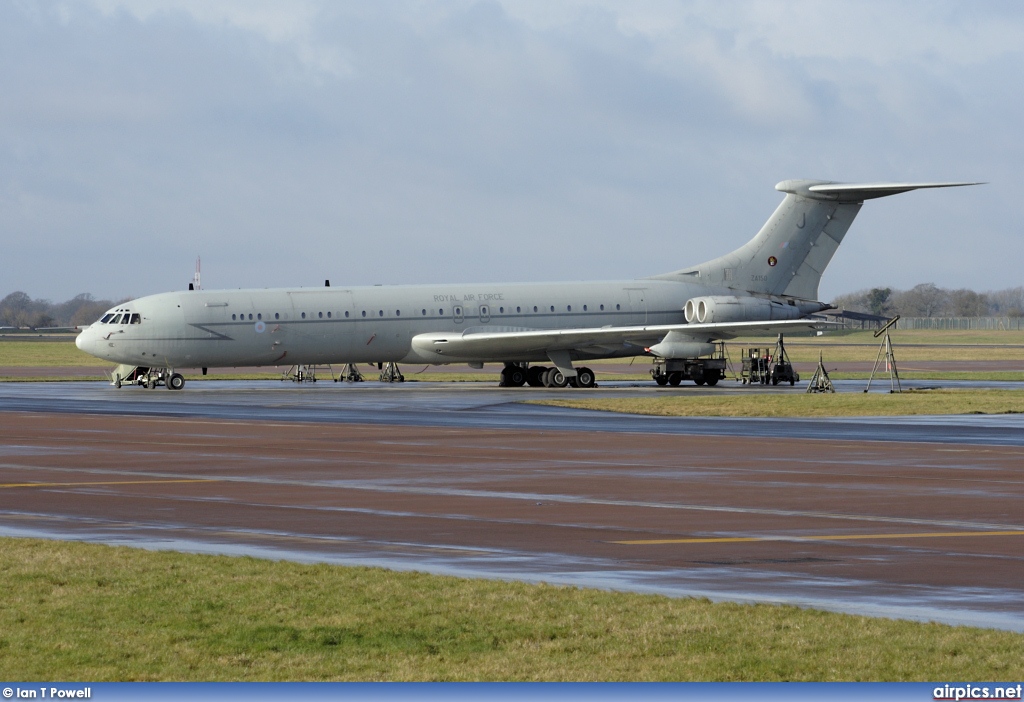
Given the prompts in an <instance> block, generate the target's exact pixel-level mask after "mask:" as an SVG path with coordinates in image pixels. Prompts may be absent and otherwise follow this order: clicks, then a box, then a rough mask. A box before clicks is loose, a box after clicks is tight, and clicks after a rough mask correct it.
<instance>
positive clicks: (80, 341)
mask: <svg viewBox="0 0 1024 702" xmlns="http://www.w3.org/2000/svg"><path fill="white" fill-rule="evenodd" d="M75 346H77V347H78V348H79V349H81V350H82V351H85V352H86V353H87V354H90V355H92V356H95V355H96V333H95V332H94V331H93V330H92V329H83V330H82V332H81V333H80V334H79V335H78V336H76V337H75Z"/></svg>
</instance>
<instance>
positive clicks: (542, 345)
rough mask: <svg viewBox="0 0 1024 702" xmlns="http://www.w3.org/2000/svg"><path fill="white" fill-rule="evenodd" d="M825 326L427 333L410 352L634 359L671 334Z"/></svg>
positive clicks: (725, 334)
mask: <svg viewBox="0 0 1024 702" xmlns="http://www.w3.org/2000/svg"><path fill="white" fill-rule="evenodd" d="M834 328H836V325H835V324H833V323H830V322H825V321H824V320H816V319H792V320H775V321H762V322H718V323H713V324H658V325H650V326H633V327H611V326H609V327H594V328H589V329H585V328H577V329H515V328H508V327H506V328H493V327H485V328H480V327H476V328H470V329H466V330H464V331H461V332H448V333H445V332H430V333H427V334H418V335H416V336H414V337H413V339H412V347H413V349H414V350H415V351H416V352H417V353H418V354H419V355H420V356H421V357H423V358H427V359H437V360H438V361H441V362H444V360H445V359H446V358H450V359H451V360H463V359H476V358H487V359H491V358H495V357H500V356H501V355H502V354H508V355H509V357H513V356H518V355H523V354H531V353H542V354H543V353H547V352H549V351H571V350H577V349H588V348H596V347H604V348H615V349H617V350H621V349H622V348H623V347H633V348H635V349H636V352H637V354H640V353H642V352H643V350H644V349H646V348H648V347H650V346H653V345H655V344H657V343H658V342H660V341H661V340H662V339H664V338H665V337H666V335H668V334H669V333H670V332H675V333H676V334H680V335H684V336H686V337H692V339H693V340H694V341H700V342H710V341H717V340H721V339H733V338H735V337H737V336H744V335H747V334H779V333H789V332H800V331H822V330H826V329H834Z"/></svg>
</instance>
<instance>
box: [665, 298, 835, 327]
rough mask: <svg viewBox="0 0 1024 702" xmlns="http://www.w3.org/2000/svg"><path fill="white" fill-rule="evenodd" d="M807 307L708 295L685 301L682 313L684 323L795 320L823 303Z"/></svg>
mask: <svg viewBox="0 0 1024 702" xmlns="http://www.w3.org/2000/svg"><path fill="white" fill-rule="evenodd" d="M807 307H808V306H807V305H788V304H784V303H782V302H775V301H774V300H766V299H764V298H762V297H735V296H732V295H711V296H708V297H695V298H692V299H690V300H687V301H686V307H685V309H684V312H685V314H686V321H687V323H688V324H713V323H715V322H760V321H770V320H776V319H799V318H800V317H803V316H804V315H807V314H810V313H811V312H817V311H819V310H821V309H823V307H824V305H821V304H820V303H813V309H807Z"/></svg>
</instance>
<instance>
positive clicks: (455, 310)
mask: <svg viewBox="0 0 1024 702" xmlns="http://www.w3.org/2000/svg"><path fill="white" fill-rule="evenodd" d="M452 318H453V319H454V320H455V323H456V324H462V321H463V320H464V319H465V318H466V312H465V310H464V309H463V307H462V305H455V306H454V307H452Z"/></svg>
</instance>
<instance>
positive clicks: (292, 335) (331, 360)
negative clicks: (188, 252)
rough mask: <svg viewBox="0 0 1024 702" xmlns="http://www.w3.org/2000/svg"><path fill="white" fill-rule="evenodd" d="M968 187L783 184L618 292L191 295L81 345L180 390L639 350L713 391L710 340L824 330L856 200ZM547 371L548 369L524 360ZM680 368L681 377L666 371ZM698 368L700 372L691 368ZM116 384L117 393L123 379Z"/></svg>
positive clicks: (95, 327)
mask: <svg viewBox="0 0 1024 702" xmlns="http://www.w3.org/2000/svg"><path fill="white" fill-rule="evenodd" d="M974 184H975V183H862V184H850V183H834V182H830V181H817V180H785V181H783V182H781V183H779V184H778V185H776V186H775V188H776V190H779V191H781V192H784V193H786V196H785V198H784V199H783V201H782V203H781V204H780V205H779V206H778V208H777V209H776V210H775V212H774V214H772V216H771V217H770V218H769V219H768V221H767V222H766V223H765V225H764V226H763V227H762V228H761V231H759V232H758V233H757V236H755V237H754V238H753V239H751V240H750V241H749V242H748V243H747V244H745V245H744V246H742V247H740V248H739V249H736V250H735V251H733V252H732V253H730V254H727V255H725V256H722V257H720V258H716V259H714V260H712V261H708V262H707V263H702V264H700V265H696V266H691V267H689V268H683V269H680V270H676V271H673V272H671V273H663V274H660V275H654V276H651V277H649V278H641V279H639V280H626V281H604V282H569V283H513V284H496V283H485V284H480V285H465V284H459V285H399V286H387V287H381V286H372V287H351V288H339V287H323V288H296V289H292V288H288V289H268V290H193V291H183V292H169V293H162V294H158V295H150V296H147V297H141V298H138V299H136V300H132V301H131V302H126V303H123V304H120V305H118V306H117V307H115V308H114V309H111V310H109V311H108V312H107V313H106V314H104V315H103V317H102V318H101V319H100V320H99V321H97V322H95V323H93V324H92V325H91V326H89V327H88V328H86V329H85V330H83V331H82V333H81V334H80V335H79V336H78V339H77V340H76V344H77V345H78V348H80V349H82V350H83V351H86V352H87V353H90V354H92V355H93V356H96V357H98V358H102V359H108V360H110V361H114V362H117V363H119V364H128V365H129V366H132V367H133V368H135V369H136V372H135V373H134V374H133V380H135V381H137V382H138V383H139V384H144V385H146V386H147V387H155V386H156V384H157V383H158V382H159V383H160V384H163V385H166V387H168V388H171V389H174V390H179V389H181V388H182V387H184V384H185V379H184V377H183V376H182V375H181V374H180V373H177V372H175V370H174V369H175V368H202V369H203V372H204V373H205V372H206V369H207V368H211V367H232V366H235V367H237V366H273V365H289V366H290V365H327V364H342V363H364V362H367V363H377V364H380V363H386V362H397V363H424V364H448V363H468V364H470V365H472V366H475V367H481V366H482V364H484V363H503V364H504V370H503V371H502V374H501V382H502V384H503V385H507V386H521V385H524V384H527V383H528V384H530V385H534V386H536V385H544V386H547V387H552V386H554V387H564V386H565V385H568V384H571V385H573V386H576V387H592V386H593V385H594V383H595V378H594V374H593V372H592V371H590V370H589V369H588V368H586V367H579V368H577V367H576V365H574V363H576V362H580V361H587V360H594V359H602V358H616V357H627V356H636V355H642V354H647V355H651V356H654V357H657V358H661V359H665V361H666V364H665V365H664V367H665V368H666V369H667V370H668V372H666V373H664V374H661V375H658V374H656V375H655V379H656V380H657V381H658V382H659V383H661V384H664V383H665V382H671V383H672V384H673V385H678V383H679V381H680V379H681V378H682V377H683V375H684V373H687V374H688V377H690V378H691V379H693V380H695V381H696V382H698V383H703V382H708V383H711V384H714V383H715V382H717V380H718V378H719V377H720V371H718V370H707V369H705V368H704V367H703V366H702V365H701V364H700V363H693V362H691V361H693V360H695V359H700V358H702V357H708V356H710V355H711V354H712V353H713V352H714V342H716V341H720V340H723V339H730V338H734V337H736V336H738V335H740V334H749V333H756V332H762V333H763V332H768V333H773V334H774V333H780V332H783V331H797V330H814V329H821V328H823V325H822V324H821V320H815V319H811V318H808V317H809V315H812V314H814V313H816V312H820V311H822V310H826V309H830V308H831V305H829V304H826V303H824V302H820V301H819V300H818V283H819V281H820V280H821V275H822V273H823V272H824V270H825V267H826V266H827V265H828V263H829V261H831V260H832V255H833V254H834V253H835V252H836V249H837V248H838V246H839V244H840V243H841V242H842V240H843V237H844V236H845V235H846V232H847V230H848V229H849V228H850V225H851V224H852V223H853V220H854V217H856V216H857V212H858V211H859V210H860V208H861V205H862V204H863V202H864V201H865V200H869V199H873V198H878V197H885V196H887V195H895V194H897V193H903V192H907V191H909V190H916V189H919V188H943V187H953V186H961V185H974ZM538 363H541V364H543V363H550V364H551V366H544V365H531V364H538ZM673 369H676V370H673ZM694 369H696V370H694ZM118 384H120V383H118Z"/></svg>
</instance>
